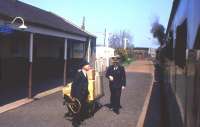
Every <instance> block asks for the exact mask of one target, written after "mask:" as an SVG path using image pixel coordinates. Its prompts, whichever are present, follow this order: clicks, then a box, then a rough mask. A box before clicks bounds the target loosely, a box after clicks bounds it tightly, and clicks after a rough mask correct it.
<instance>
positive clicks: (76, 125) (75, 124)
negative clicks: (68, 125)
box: [72, 122, 81, 127]
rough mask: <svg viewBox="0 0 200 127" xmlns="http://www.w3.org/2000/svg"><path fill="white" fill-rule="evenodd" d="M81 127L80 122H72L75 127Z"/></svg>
mask: <svg viewBox="0 0 200 127" xmlns="http://www.w3.org/2000/svg"><path fill="white" fill-rule="evenodd" d="M80 125H81V123H80V122H72V126H73V127H79V126H80Z"/></svg>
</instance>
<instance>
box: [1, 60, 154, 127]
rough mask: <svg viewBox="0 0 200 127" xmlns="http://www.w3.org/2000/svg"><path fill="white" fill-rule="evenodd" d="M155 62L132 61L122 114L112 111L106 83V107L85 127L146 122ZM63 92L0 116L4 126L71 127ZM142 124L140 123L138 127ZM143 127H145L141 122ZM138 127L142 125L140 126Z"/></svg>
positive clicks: (133, 125) (133, 126)
mask: <svg viewBox="0 0 200 127" xmlns="http://www.w3.org/2000/svg"><path fill="white" fill-rule="evenodd" d="M152 71H153V67H152V63H151V62H149V61H136V62H133V63H132V64H131V65H130V66H128V67H127V69H126V72H127V73H126V74H127V87H126V89H125V90H124V91H123V92H122V98H121V104H122V109H121V111H120V115H116V114H115V113H113V112H112V111H110V110H109V109H108V108H107V107H106V105H107V104H108V103H109V96H110V93H109V89H108V81H107V80H106V79H105V80H104V88H105V96H104V97H103V98H102V99H101V100H100V103H101V104H102V105H104V106H103V107H102V108H101V109H99V110H98V111H97V112H96V114H95V115H94V117H91V118H89V119H87V120H85V121H84V122H83V124H82V125H81V126H85V127H136V126H137V124H138V120H139V121H140V122H143V121H142V119H144V116H145V115H146V114H145V112H146V111H145V108H144V107H143V106H144V104H145V107H147V105H148V103H145V102H146V101H147V100H148V99H146V98H147V97H148V96H147V95H148V93H149V89H150V88H151V83H152ZM145 100H146V101H145ZM64 111H65V109H64V107H63V106H62V95H61V92H57V93H55V94H52V95H49V96H46V97H44V98H41V99H39V100H36V101H33V102H32V103H29V104H27V105H24V106H22V107H19V108H17V109H14V110H11V111H8V112H5V113H2V114H0V126H1V127H71V121H70V119H64V118H63V115H64ZM138 125H139V124H138ZM140 125H143V124H142V123H140ZM138 127H139V126H138Z"/></svg>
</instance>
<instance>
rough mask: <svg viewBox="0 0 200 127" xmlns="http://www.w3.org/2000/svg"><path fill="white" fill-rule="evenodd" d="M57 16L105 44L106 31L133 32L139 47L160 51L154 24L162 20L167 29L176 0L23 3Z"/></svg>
mask: <svg viewBox="0 0 200 127" xmlns="http://www.w3.org/2000/svg"><path fill="white" fill-rule="evenodd" d="M20 1H22V2H25V3H28V4H31V5H33V6H36V7H39V8H41V9H43V10H46V11H50V12H53V13H56V14H58V15H60V16H62V17H64V18H65V19H67V20H69V21H71V22H72V23H74V24H76V25H78V26H81V24H82V20H83V16H85V28H86V30H87V31H89V32H90V33H92V34H94V35H96V36H97V44H103V39H104V36H103V35H104V31H105V28H106V30H107V33H108V34H113V33H117V32H119V31H120V30H126V31H129V32H130V34H131V35H132V37H133V42H132V43H133V44H134V45H135V46H136V47H157V46H158V45H157V40H156V39H153V37H152V34H151V33H150V29H151V24H152V22H153V21H154V20H155V19H156V18H158V19H159V22H160V23H161V24H163V25H164V27H165V28H166V27H167V24H168V20H169V15H170V12H171V6H172V0H20Z"/></svg>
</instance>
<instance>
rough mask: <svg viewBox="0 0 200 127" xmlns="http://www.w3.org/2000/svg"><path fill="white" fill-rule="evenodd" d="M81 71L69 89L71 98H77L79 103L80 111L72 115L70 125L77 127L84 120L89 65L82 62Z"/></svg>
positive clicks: (84, 61)
mask: <svg viewBox="0 0 200 127" xmlns="http://www.w3.org/2000/svg"><path fill="white" fill-rule="evenodd" d="M80 67H81V69H80V70H78V72H77V74H76V76H75V78H74V80H73V83H72V89H71V96H72V97H73V98H77V99H78V100H79V101H80V103H81V109H80V111H79V112H78V113H77V114H75V115H74V118H73V121H72V125H73V126H74V127H78V126H79V125H80V124H81V121H83V120H84V117H85V115H86V104H87V98H88V94H89V91H88V78H87V73H86V72H87V71H89V70H90V65H89V63H88V62H87V61H86V60H83V61H82V62H81V64H80Z"/></svg>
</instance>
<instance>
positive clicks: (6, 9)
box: [0, 0, 95, 37]
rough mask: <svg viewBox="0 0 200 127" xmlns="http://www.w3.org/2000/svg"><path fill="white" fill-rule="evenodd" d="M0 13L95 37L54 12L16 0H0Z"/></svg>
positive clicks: (31, 22) (40, 24) (36, 23)
mask: <svg viewBox="0 0 200 127" xmlns="http://www.w3.org/2000/svg"><path fill="white" fill-rule="evenodd" d="M0 15H2V16H6V17H9V18H12V19H13V18H14V17H16V16H20V17H22V18H23V19H24V20H25V22H26V23H27V22H28V23H30V24H35V25H39V26H44V27H48V28H51V29H56V30H59V31H63V32H67V33H72V34H77V35H81V36H86V37H89V36H92V37H95V36H94V35H92V34H90V33H88V32H86V31H84V30H82V29H80V28H78V27H77V26H75V25H73V24H72V23H70V22H68V21H66V20H65V19H64V18H61V17H60V16H58V15H56V14H53V13H51V12H48V11H45V10H42V9H40V8H37V7H34V6H32V5H29V4H26V3H23V2H20V1H18V0H0ZM12 19H11V20H12Z"/></svg>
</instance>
